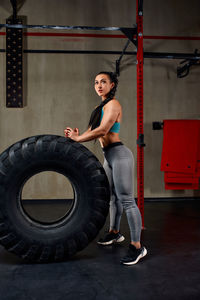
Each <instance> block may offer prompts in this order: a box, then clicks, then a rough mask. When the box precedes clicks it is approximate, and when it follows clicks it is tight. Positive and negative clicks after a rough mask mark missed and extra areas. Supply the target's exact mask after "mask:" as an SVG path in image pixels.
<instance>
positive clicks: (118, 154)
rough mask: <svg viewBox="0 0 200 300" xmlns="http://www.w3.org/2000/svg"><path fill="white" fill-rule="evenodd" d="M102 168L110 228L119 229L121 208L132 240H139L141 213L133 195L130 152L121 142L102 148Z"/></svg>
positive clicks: (132, 160) (132, 161)
mask: <svg viewBox="0 0 200 300" xmlns="http://www.w3.org/2000/svg"><path fill="white" fill-rule="evenodd" d="M103 152H104V157H105V159H104V165H103V167H104V169H105V172H106V175H107V177H108V181H109V184H110V189H111V200H110V229H111V230H119V229H120V221H121V216H122V213H123V209H124V210H125V212H126V216H127V220H128V224H129V228H130V235H131V241H132V242H139V241H140V235H141V227H142V221H141V214H140V211H139V209H138V206H137V204H136V203H135V199H134V195H133V192H134V190H133V184H134V183H133V164H134V158H133V154H132V152H131V151H130V150H129V149H128V148H127V147H126V146H124V145H123V144H122V143H120V142H118V143H114V144H111V145H109V146H108V147H105V148H103Z"/></svg>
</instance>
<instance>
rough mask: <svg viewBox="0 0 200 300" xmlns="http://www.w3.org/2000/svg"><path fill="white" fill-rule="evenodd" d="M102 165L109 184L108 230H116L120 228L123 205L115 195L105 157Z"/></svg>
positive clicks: (110, 170) (110, 172)
mask: <svg viewBox="0 0 200 300" xmlns="http://www.w3.org/2000/svg"><path fill="white" fill-rule="evenodd" d="M103 167H104V170H105V172H106V175H107V177H108V181H109V185H110V195H111V197H110V231H114V232H118V231H119V229H120V221H121V216H122V213H123V206H122V203H121V201H119V199H118V198H117V196H116V192H115V188H114V185H113V178H112V169H111V168H110V166H109V164H108V162H107V160H106V159H105V160H104V164H103Z"/></svg>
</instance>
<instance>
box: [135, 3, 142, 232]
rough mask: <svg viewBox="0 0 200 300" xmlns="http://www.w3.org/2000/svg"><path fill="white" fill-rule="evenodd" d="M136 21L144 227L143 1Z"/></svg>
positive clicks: (139, 169) (139, 188) (139, 165)
mask: <svg viewBox="0 0 200 300" xmlns="http://www.w3.org/2000/svg"><path fill="white" fill-rule="evenodd" d="M136 22H137V43H138V45H137V198H138V207H139V210H140V212H141V216H142V227H143V228H144V126H143V58H144V57H143V1H142V0H136Z"/></svg>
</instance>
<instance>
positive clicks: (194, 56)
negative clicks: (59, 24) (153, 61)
mask: <svg viewBox="0 0 200 300" xmlns="http://www.w3.org/2000/svg"><path fill="white" fill-rule="evenodd" d="M5 52H6V50H5V49H0V53H5ZM24 53H38V54H42V53H45V54H108V55H109V54H111V55H120V54H121V53H122V52H121V51H106V50H105V51H103V50H43V49H41V50H37V49H26V50H24ZM124 55H137V52H135V51H125V52H124ZM144 58H158V59H163V58H166V59H191V60H200V54H191V53H168V52H144Z"/></svg>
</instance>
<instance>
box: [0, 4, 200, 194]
mask: <svg viewBox="0 0 200 300" xmlns="http://www.w3.org/2000/svg"><path fill="white" fill-rule="evenodd" d="M199 9H200V2H199V1H198V0H191V1H186V0H175V1H174V0H168V1H159V0H152V1H147V0H146V1H144V35H177V36H198V35H199V32H200V22H199ZM11 12H12V10H11V6H10V4H9V1H6V0H4V1H1V4H0V23H5V19H6V18H8V17H9V16H10V14H11ZM19 15H25V16H27V20H28V24H45V25H48V24H53V25H85V26H122V27H131V26H132V25H133V24H134V23H135V22H136V18H135V1H133V0H132V1H131V0H125V1H121V0H101V1H99V0H95V1H92V0H84V1H83V0H82V1H81V0H73V1H65V0H57V1H54V0H43V1H38V0H37V1H36V0H27V1H26V2H25V4H24V5H23V7H22V8H21V10H20V12H19ZM4 30H5V29H3V30H2V31H4ZM29 31H31V32H32V31H37V32H38V31H41V30H29ZM50 31H51V32H52V31H53V30H50ZM56 32H58V31H56ZM59 32H60V31H59ZM75 32H77V31H75ZM91 33H93V32H91ZM95 33H96V32H95ZM101 33H104V32H101ZM111 33H113V32H111ZM115 33H118V32H115ZM119 33H120V32H119ZM108 34H109V32H108ZM125 43H126V40H125V39H95V38H94V39H91V38H82V37H79V38H72V37H28V38H27V45H28V48H29V49H66V50H68V49H70V50H71V49H74V50H76V49H80V50H82V49H83V50H85V49H89V50H122V49H123V47H124V45H125ZM0 48H1V49H2V48H5V37H2V36H0ZM196 48H200V41H169V40H151V39H145V40H144V50H145V51H154V52H159V51H160V52H162V51H163V52H184V53H192V52H193V51H194V49H196ZM128 50H130V51H131V50H133V51H134V46H133V45H130V46H129V48H128ZM117 58H118V56H115V55H67V54H27V64H28V74H27V106H26V107H24V108H23V109H14V108H6V106H5V87H6V85H5V84H6V82H5V54H2V53H1V54H0V64H1V72H0V86H1V89H0V137H1V144H0V152H2V151H3V150H4V149H6V148H7V147H8V146H10V145H11V144H13V143H15V142H16V141H18V140H20V139H22V138H25V137H28V136H32V135H37V134H45V133H46V134H58V135H63V129H64V128H65V126H67V125H70V126H72V127H75V126H76V127H79V128H80V130H81V131H83V130H84V129H86V127H87V122H88V118H89V115H90V112H91V110H92V109H93V107H94V106H96V105H97V103H98V102H99V99H98V97H97V96H96V95H95V92H94V89H93V80H94V76H95V74H96V73H97V72H99V71H100V70H111V71H112V70H115V60H116V59H117ZM178 64H179V61H178V60H173V61H172V60H166V59H165V60H161V59H145V62H144V131H145V142H146V145H147V146H146V148H145V197H151V198H154V197H184V196H197V197H199V196H200V191H189V190H188V191H165V189H164V181H163V177H164V176H163V174H162V173H161V172H160V162H161V151H162V137H163V132H162V131H152V122H153V121H162V120H164V119H184V118H186V119H187V118H189V119H199V117H200V101H199V75H200V68H199V67H194V68H192V69H191V72H190V75H189V76H188V77H186V78H183V79H177V76H176V68H177V66H178ZM119 79H120V84H119V88H118V92H117V98H118V99H119V100H120V102H121V104H122V106H123V113H124V118H123V122H122V129H121V139H122V141H123V142H124V143H125V144H126V145H127V146H128V147H130V148H131V150H132V151H133V153H134V155H135V157H136V63H135V57H130V56H127V57H124V58H123V60H122V71H121V76H120V78H119ZM85 146H87V147H88V148H89V149H90V150H91V151H93V152H94V153H95V154H96V155H97V157H98V158H99V159H100V161H102V159H103V156H102V153H101V149H100V146H99V144H98V143H95V144H94V143H93V142H89V143H87V144H85ZM135 177H136V171H135ZM62 180H63V179H62V178H60V177H59V178H58V176H57V175H52V177H51V176H50V177H49V179H48V180H46V178H43V179H40V180H39V181H38V180H37V179H33V180H32V181H31V183H30V188H27V192H26V195H25V198H29V197H36V196H37V195H38V191H39V190H40V189H42V188H44V187H45V186H46V189H47V190H48V185H49V181H50V183H51V190H49V193H48V194H45V196H44V197H47V196H48V197H51V198H54V197H59V198H62V197H65V196H66V195H65V194H66V193H65V188H63V190H62V186H65V185H64V181H63V185H62ZM38 182H42V183H43V184H41V185H39V183H38ZM134 184H135V187H136V179H135V182H134ZM67 189H68V188H67ZM36 191H37V193H36ZM36 194H37V195H36ZM135 196H136V189H135Z"/></svg>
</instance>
